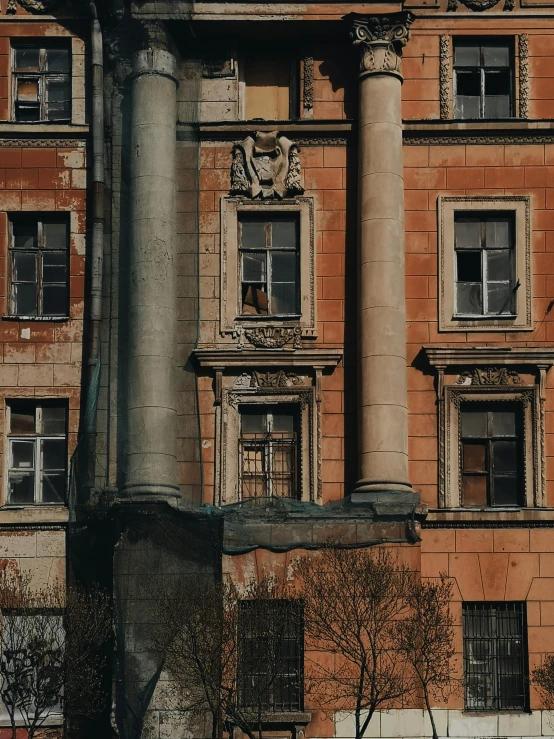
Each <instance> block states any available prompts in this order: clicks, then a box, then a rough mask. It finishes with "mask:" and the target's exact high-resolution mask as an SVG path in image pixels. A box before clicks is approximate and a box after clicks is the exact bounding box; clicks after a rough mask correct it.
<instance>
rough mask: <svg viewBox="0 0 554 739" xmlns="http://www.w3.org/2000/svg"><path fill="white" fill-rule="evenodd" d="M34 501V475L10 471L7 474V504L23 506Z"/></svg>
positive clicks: (32, 473)
mask: <svg viewBox="0 0 554 739" xmlns="http://www.w3.org/2000/svg"><path fill="white" fill-rule="evenodd" d="M34 499H35V473H34V471H33V470H29V471H27V472H23V471H17V470H10V471H9V473H8V503H12V504H15V505H24V504H26V503H33V502H34Z"/></svg>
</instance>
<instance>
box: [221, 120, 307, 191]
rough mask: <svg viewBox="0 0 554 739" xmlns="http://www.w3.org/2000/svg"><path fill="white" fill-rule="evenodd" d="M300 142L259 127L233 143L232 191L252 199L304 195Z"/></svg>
mask: <svg viewBox="0 0 554 739" xmlns="http://www.w3.org/2000/svg"><path fill="white" fill-rule="evenodd" d="M298 152H299V146H298V144H296V143H295V142H294V141H291V140H290V139H288V138H287V137H286V136H280V135H279V133H278V131H271V132H269V133H265V132H262V131H258V132H257V133H256V137H255V138H253V137H252V136H247V137H246V138H245V139H244V141H241V142H240V143H238V144H235V145H234V146H233V151H232V156H233V161H232V164H231V194H233V195H246V196H248V197H250V198H252V199H255V198H260V199H267V198H277V199H280V200H281V199H283V198H286V197H294V196H295V195H302V193H303V192H304V188H303V187H302V182H301V168H300V157H299V155H298Z"/></svg>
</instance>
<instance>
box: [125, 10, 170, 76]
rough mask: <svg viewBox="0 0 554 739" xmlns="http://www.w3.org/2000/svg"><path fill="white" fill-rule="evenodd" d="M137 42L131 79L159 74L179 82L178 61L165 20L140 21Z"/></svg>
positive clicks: (137, 28) (137, 29)
mask: <svg viewBox="0 0 554 739" xmlns="http://www.w3.org/2000/svg"><path fill="white" fill-rule="evenodd" d="M136 43H137V48H136V50H135V53H134V54H133V57H132V73H131V79H133V78H136V77H140V76H141V75H159V76H161V77H168V78H169V79H171V80H173V82H175V84H177V85H178V84H179V83H178V81H177V71H176V70H177V63H176V60H175V57H174V56H173V54H172V53H171V51H170V47H171V45H170V37H169V34H168V32H167V28H166V25H165V23H164V22H163V21H157V20H155V21H140V23H139V24H138V25H137V27H136Z"/></svg>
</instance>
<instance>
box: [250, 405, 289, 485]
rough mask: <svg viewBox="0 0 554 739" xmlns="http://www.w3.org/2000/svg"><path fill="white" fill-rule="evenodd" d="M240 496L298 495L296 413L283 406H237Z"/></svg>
mask: <svg viewBox="0 0 554 739" xmlns="http://www.w3.org/2000/svg"><path fill="white" fill-rule="evenodd" d="M240 423H241V435H240V440H239V445H240V451H239V457H240V460H241V462H240V464H241V471H240V499H241V500H246V499H247V498H259V497H265V496H273V495H278V496H280V497H282V498H297V499H298V498H299V485H298V480H297V477H298V475H297V454H298V430H297V429H298V414H297V413H296V411H295V409H294V407H291V406H286V405H278V406H265V408H264V409H263V412H262V409H261V408H259V407H254V406H252V407H248V406H242V407H241V409H240Z"/></svg>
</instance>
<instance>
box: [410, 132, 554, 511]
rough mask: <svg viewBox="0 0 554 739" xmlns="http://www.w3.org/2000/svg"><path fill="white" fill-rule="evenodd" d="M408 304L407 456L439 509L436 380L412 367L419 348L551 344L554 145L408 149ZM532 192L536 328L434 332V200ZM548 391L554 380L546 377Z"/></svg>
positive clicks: (551, 493) (551, 427)
mask: <svg viewBox="0 0 554 739" xmlns="http://www.w3.org/2000/svg"><path fill="white" fill-rule="evenodd" d="M404 162H405V171H404V182H405V187H406V193H405V197H406V201H405V202H406V216H405V223H406V298H407V302H406V306H407V320H408V365H409V367H408V390H409V400H408V408H409V413H410V417H409V435H410V438H409V459H410V475H411V479H412V483H413V485H414V487H415V489H416V490H417V491H418V492H420V493H421V495H422V499H423V501H424V502H426V503H427V504H428V505H430V506H432V507H435V506H436V505H437V421H436V392H435V389H434V384H433V383H434V378H433V376H432V375H431V374H423V373H422V372H421V371H420V370H417V369H415V368H414V367H412V366H410V365H411V363H412V361H413V360H414V358H415V356H416V355H417V354H418V352H419V351H420V349H421V347H422V345H424V344H433V343H434V344H452V343H456V344H460V343H467V344H471V345H473V344H476V343H479V344H485V345H494V344H501V345H503V344H506V343H508V344H509V345H510V346H546V345H551V344H552V342H553V341H554V313H553V312H552V311H551V306H550V301H551V300H552V298H554V259H553V258H552V251H554V231H553V230H552V229H554V213H553V211H552V208H553V207H554V197H553V195H554V190H553V189H551V188H550V187H549V184H551V180H552V172H554V168H553V167H552V163H553V162H554V145H551V144H547V145H543V144H528V145H521V146H516V145H508V146H500V145H488V146H485V145H483V146H481V145H472V146H469V145H468V146H459V145H452V146H449V145H445V146H405V147H404ZM440 194H449V195H456V194H458V195H464V194H465V195H493V194H501V195H524V194H525V195H527V194H528V195H530V196H531V219H532V229H533V230H532V246H531V248H532V261H531V267H532V296H533V305H532V310H533V317H534V330H533V331H521V332H509V331H507V332H503V331H500V332H496V331H495V332H490V333H483V332H475V333H472V332H471V331H465V332H464V331H462V332H457V333H456V332H455V333H447V334H439V333H438V331H437V320H438V301H437V272H438V255H437V196H438V195H440ZM547 386H548V388H553V387H554V375H553V374H552V373H549V374H548V375H547ZM553 397H554V396H553V393H552V391H550V392H548V393H547V402H546V431H547V434H546V449H547V480H548V481H549V482H548V487H549V488H550V489H549V490H548V491H547V500H548V505H553V504H554V490H552V485H551V482H550V481H551V480H552V479H553V476H554V465H553V464H552V462H553V460H552V457H553V456H554V437H553V436H552V433H553V432H554V416H553V411H554V401H553Z"/></svg>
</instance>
